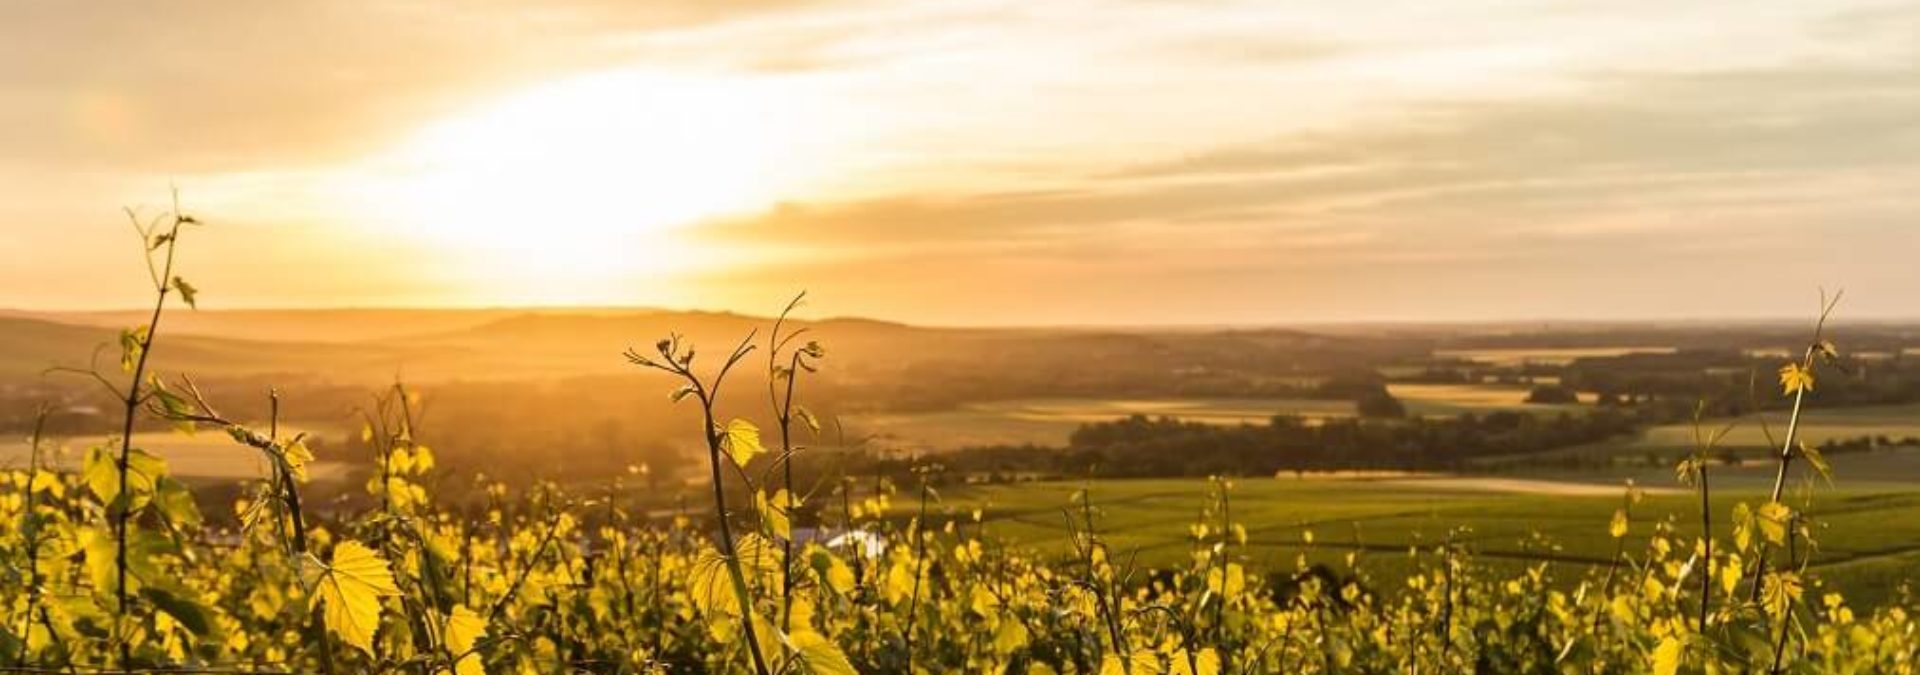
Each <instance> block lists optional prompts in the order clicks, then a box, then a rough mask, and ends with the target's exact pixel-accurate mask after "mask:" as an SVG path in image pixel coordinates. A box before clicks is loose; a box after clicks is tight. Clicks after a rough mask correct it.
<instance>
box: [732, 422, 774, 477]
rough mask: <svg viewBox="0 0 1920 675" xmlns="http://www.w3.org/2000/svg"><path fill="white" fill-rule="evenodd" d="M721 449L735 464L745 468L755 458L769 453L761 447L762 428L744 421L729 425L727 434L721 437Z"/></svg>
mask: <svg viewBox="0 0 1920 675" xmlns="http://www.w3.org/2000/svg"><path fill="white" fill-rule="evenodd" d="M721 448H722V449H724V450H726V452H727V457H728V458H729V459H732V460H733V463H734V464H738V465H740V466H741V467H743V468H744V467H745V466H746V465H747V462H750V461H753V458H754V457H755V456H758V455H759V454H761V453H764V452H766V451H767V449H766V448H765V447H764V446H761V445H760V427H756V426H754V425H753V423H752V422H748V421H746V420H743V419H735V420H733V421H732V422H728V423H727V428H726V432H725V434H724V435H723V436H722V437H721Z"/></svg>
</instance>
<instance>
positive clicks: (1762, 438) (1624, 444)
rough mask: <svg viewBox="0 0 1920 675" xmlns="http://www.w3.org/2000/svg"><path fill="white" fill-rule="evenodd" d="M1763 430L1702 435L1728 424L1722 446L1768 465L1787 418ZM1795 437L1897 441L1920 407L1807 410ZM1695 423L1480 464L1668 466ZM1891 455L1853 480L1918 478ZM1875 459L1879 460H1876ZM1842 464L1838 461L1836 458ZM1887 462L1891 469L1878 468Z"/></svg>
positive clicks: (1748, 425)
mask: <svg viewBox="0 0 1920 675" xmlns="http://www.w3.org/2000/svg"><path fill="white" fill-rule="evenodd" d="M1764 421H1765V423H1766V427H1764V428H1763V427H1762V424H1761V422H1762V418H1761V417H1760V416H1756V415H1748V416H1745V417H1741V418H1738V419H1717V420H1707V421H1705V422H1702V423H1701V429H1702V430H1703V433H1709V434H1710V433H1712V432H1714V431H1716V430H1718V429H1720V428H1722V427H1725V426H1727V425H1728V424H1729V423H1732V424H1733V428H1732V431H1730V432H1728V433H1727V434H1726V436H1725V437H1724V438H1722V439H1721V441H1720V443H1719V447H1721V448H1726V449H1728V450H1731V451H1733V452H1734V453H1735V454H1737V455H1738V456H1739V457H1741V458H1743V460H1745V461H1749V462H1751V461H1761V462H1764V461H1766V460H1767V459H1768V458H1769V457H1771V456H1772V454H1773V453H1774V452H1777V451H1778V450H1779V448H1778V447H1777V445H1776V443H1777V441H1773V440H1769V438H1768V432H1769V431H1771V434H1772V438H1774V439H1779V438H1781V437H1782V436H1783V435H1784V434H1785V432H1786V422H1787V420H1786V416H1785V415H1784V414H1782V413H1778V412H1775V413H1768V414H1767V415H1766V416H1765V418H1764ZM1797 435H1798V436H1799V437H1800V438H1801V439H1802V440H1804V441H1806V442H1807V443H1810V444H1814V445H1819V444H1821V443H1826V442H1828V441H1844V440H1851V439H1857V438H1860V437H1863V436H1871V437H1886V438H1887V439H1889V440H1891V441H1893V442H1895V443H1899V442H1900V441H1902V440H1903V439H1907V438H1915V437H1920V404H1910V405H1898V406H1863V407H1857V408H1809V409H1808V410H1807V413H1806V419H1804V420H1802V422H1801V424H1800V428H1799V430H1798V433H1797ZM1693 446H1694V425H1693V424H1692V423H1675V424H1662V425H1658V426H1654V427H1649V428H1647V429H1644V430H1642V431H1641V432H1640V433H1638V434H1634V435H1633V436H1630V437H1623V438H1619V439H1615V440H1611V441H1607V442H1604V443H1595V444H1592V445H1583V446H1579V447H1573V448H1565V449H1561V450H1554V451H1550V452H1546V453H1540V454H1536V455H1529V456H1515V457H1498V458H1487V459H1485V460H1483V461H1482V462H1480V464H1481V465H1483V466H1495V465H1501V464H1510V463H1522V464H1524V463H1529V462H1532V461H1534V460H1537V459H1541V458H1547V459H1552V458H1559V457H1567V456H1583V457H1591V458H1595V459H1602V460H1609V461H1614V462H1618V463H1644V462H1646V460H1647V459H1648V458H1649V457H1653V458H1657V460H1658V462H1659V463H1661V464H1665V463H1668V462H1670V461H1673V460H1675V459H1677V458H1679V457H1682V456H1685V455H1687V454H1689V453H1691V452H1692V451H1693ZM1901 456H1903V455H1898V454H1894V455H1889V454H1887V453H1868V455H1867V456H1866V457H1868V459H1866V460H1862V461H1865V462H1866V464H1863V465H1862V471H1861V472H1860V473H1858V474H1856V475H1855V476H1853V477H1854V478H1864V479H1882V478H1884V479H1890V480H1920V460H1914V461H1906V462H1902V461H1897V460H1888V459H1887V458H1889V457H1901ZM1875 458H1878V459H1877V460H1876V459H1875ZM1836 461H1838V458H1836ZM1876 462H1877V463H1879V464H1888V465H1887V466H1877V465H1876Z"/></svg>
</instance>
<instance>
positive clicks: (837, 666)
mask: <svg viewBox="0 0 1920 675" xmlns="http://www.w3.org/2000/svg"><path fill="white" fill-rule="evenodd" d="M787 642H788V643H790V644H792V645H793V650H794V652H796V655H797V656H798V657H799V658H800V662H801V663H802V664H804V665H805V666H806V667H807V672H810V673H813V675H858V674H859V672H860V671H858V670H854V668H853V662H852V661H849V660H847V655H846V653H845V652H842V651H840V648H839V647H836V646H834V644H833V642H832V641H830V640H828V639H827V637H826V636H824V635H821V634H819V633H816V632H814V631H812V630H807V629H802V630H800V631H797V632H795V633H794V634H793V635H792V636H791V637H789V638H787Z"/></svg>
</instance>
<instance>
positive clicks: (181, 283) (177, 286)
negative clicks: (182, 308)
mask: <svg viewBox="0 0 1920 675" xmlns="http://www.w3.org/2000/svg"><path fill="white" fill-rule="evenodd" d="M173 288H174V290H177V291H180V301H181V302H184V303H187V308H188V309H200V306H199V305H198V304H195V300H196V299H197V298H198V297H199V295H200V289H198V288H194V287H193V284H190V283H187V280H186V279H182V278H180V277H174V278H173Z"/></svg>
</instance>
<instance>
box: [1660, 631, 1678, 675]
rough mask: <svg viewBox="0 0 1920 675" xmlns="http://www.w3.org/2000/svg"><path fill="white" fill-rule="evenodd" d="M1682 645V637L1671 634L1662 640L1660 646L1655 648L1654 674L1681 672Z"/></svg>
mask: <svg viewBox="0 0 1920 675" xmlns="http://www.w3.org/2000/svg"><path fill="white" fill-rule="evenodd" d="M1680 647H1681V644H1680V639H1679V638H1677V637H1674V636H1671V635H1669V636H1667V638H1666V639H1664V640H1661V641H1660V646H1659V647H1655V648H1654V650H1653V673H1654V675H1674V673H1677V672H1680Z"/></svg>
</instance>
